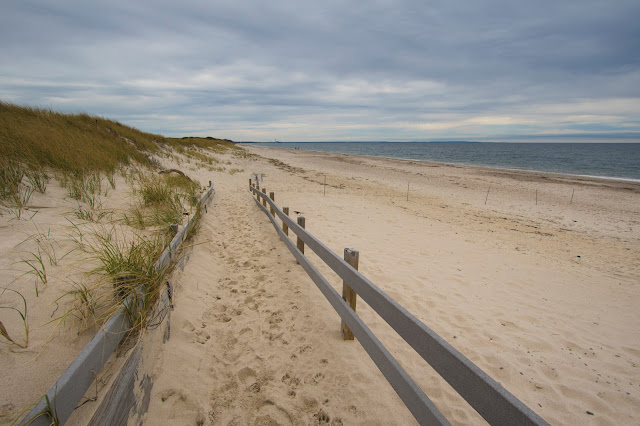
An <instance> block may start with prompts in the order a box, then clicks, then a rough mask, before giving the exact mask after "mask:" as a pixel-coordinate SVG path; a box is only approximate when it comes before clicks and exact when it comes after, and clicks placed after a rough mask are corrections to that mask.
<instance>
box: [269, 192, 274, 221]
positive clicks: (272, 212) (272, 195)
mask: <svg viewBox="0 0 640 426" xmlns="http://www.w3.org/2000/svg"><path fill="white" fill-rule="evenodd" d="M269 198H271V201H275V200H276V194H275V192H270V193H269ZM269 210H271V216H273V217H275V216H276V212H275V210H273V207H271V206H269Z"/></svg>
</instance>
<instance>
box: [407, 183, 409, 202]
mask: <svg viewBox="0 0 640 426" xmlns="http://www.w3.org/2000/svg"><path fill="white" fill-rule="evenodd" d="M407 201H409V182H407Z"/></svg>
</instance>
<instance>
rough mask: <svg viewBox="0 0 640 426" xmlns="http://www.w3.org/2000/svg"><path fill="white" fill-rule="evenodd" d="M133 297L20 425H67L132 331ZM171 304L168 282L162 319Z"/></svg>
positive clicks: (170, 250)
mask: <svg viewBox="0 0 640 426" xmlns="http://www.w3.org/2000/svg"><path fill="white" fill-rule="evenodd" d="M212 196H213V184H212V183H211V181H209V187H208V188H207V189H206V190H205V192H204V193H203V194H202V196H201V197H200V200H199V205H200V207H201V208H202V209H203V211H204V212H206V209H207V207H206V206H207V203H208V202H209V200H210V199H211V197H212ZM196 220H197V218H196V217H195V215H194V216H192V217H191V218H190V219H189V221H188V222H187V223H186V224H185V225H184V226H183V227H181V228H180V229H179V230H178V232H177V233H176V235H175V236H174V237H173V239H172V240H171V243H169V246H168V247H166V248H165V250H164V251H163V252H162V254H161V255H160V257H159V258H158V260H157V261H156V262H155V264H154V266H153V267H154V269H155V270H156V271H160V270H164V269H166V268H167V267H168V266H169V265H171V264H172V263H173V262H174V260H175V259H176V256H177V254H178V250H179V248H180V246H181V245H182V243H183V242H184V240H185V239H186V238H187V235H188V234H189V231H190V230H191V227H192V226H193V224H194V223H195V221H196ZM134 303H135V302H134V297H133V295H132V296H130V297H129V298H128V299H127V300H126V301H125V302H123V304H122V306H121V307H120V309H119V310H118V311H117V312H116V313H115V314H114V315H113V316H112V317H111V318H109V320H107V322H106V323H105V324H104V325H103V326H102V327H101V328H100V330H99V331H98V332H97V333H96V335H95V336H94V337H93V339H91V341H90V342H89V343H88V344H87V346H85V348H84V349H83V350H82V352H80V355H78V356H77V358H76V359H75V360H73V362H72V363H71V365H69V367H68V368H67V369H66V370H65V371H64V373H62V375H61V376H60V378H59V379H58V380H57V381H56V383H55V384H54V385H53V386H52V387H51V388H50V389H49V390H48V391H47V393H46V394H45V396H43V397H42V399H40V401H39V402H38V403H37V404H36V406H35V407H34V408H33V409H32V410H31V411H30V412H29V413H28V414H27V415H26V416H25V417H24V419H23V420H22V421H21V422H20V424H29V425H37V426H40V425H42V426H48V425H50V424H64V423H65V422H66V421H67V420H68V419H69V417H70V416H71V414H72V413H73V411H74V410H75V409H76V407H77V406H78V403H79V402H80V400H81V399H82V397H83V396H84V394H85V393H86V392H87V389H89V386H90V385H91V383H93V381H94V380H95V379H96V377H97V376H98V374H99V373H100V371H101V370H102V367H104V365H105V363H106V362H107V360H108V359H109V357H110V356H111V354H112V353H113V351H114V350H115V348H116V347H117V346H118V344H119V343H120V341H121V340H122V338H123V337H124V336H125V335H126V333H127V331H129V330H130V329H131V321H130V319H129V315H128V312H130V310H131V309H132V305H133V304H134ZM170 304H171V287H170V284H169V283H168V282H167V286H166V288H165V289H164V290H163V294H162V297H161V301H160V305H161V306H160V307H159V309H160V310H161V312H160V317H161V318H164V317H165V316H168V312H169V309H170Z"/></svg>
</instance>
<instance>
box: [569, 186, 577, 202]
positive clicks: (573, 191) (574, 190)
mask: <svg viewBox="0 0 640 426" xmlns="http://www.w3.org/2000/svg"><path fill="white" fill-rule="evenodd" d="M575 192H576V189H575V188H573V190H572V191H571V201H569V204H573V194H575Z"/></svg>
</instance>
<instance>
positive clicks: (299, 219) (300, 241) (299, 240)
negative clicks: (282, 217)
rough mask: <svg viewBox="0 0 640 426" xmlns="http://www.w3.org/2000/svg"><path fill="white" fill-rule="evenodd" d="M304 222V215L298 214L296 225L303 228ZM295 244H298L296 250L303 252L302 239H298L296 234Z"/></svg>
mask: <svg viewBox="0 0 640 426" xmlns="http://www.w3.org/2000/svg"><path fill="white" fill-rule="evenodd" d="M304 224H305V223H304V216H298V225H299V226H300V227H301V228H303V229H304ZM297 244H298V250H300V252H301V253H302V254H304V241H302V240H301V239H300V236H298V241H297Z"/></svg>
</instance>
